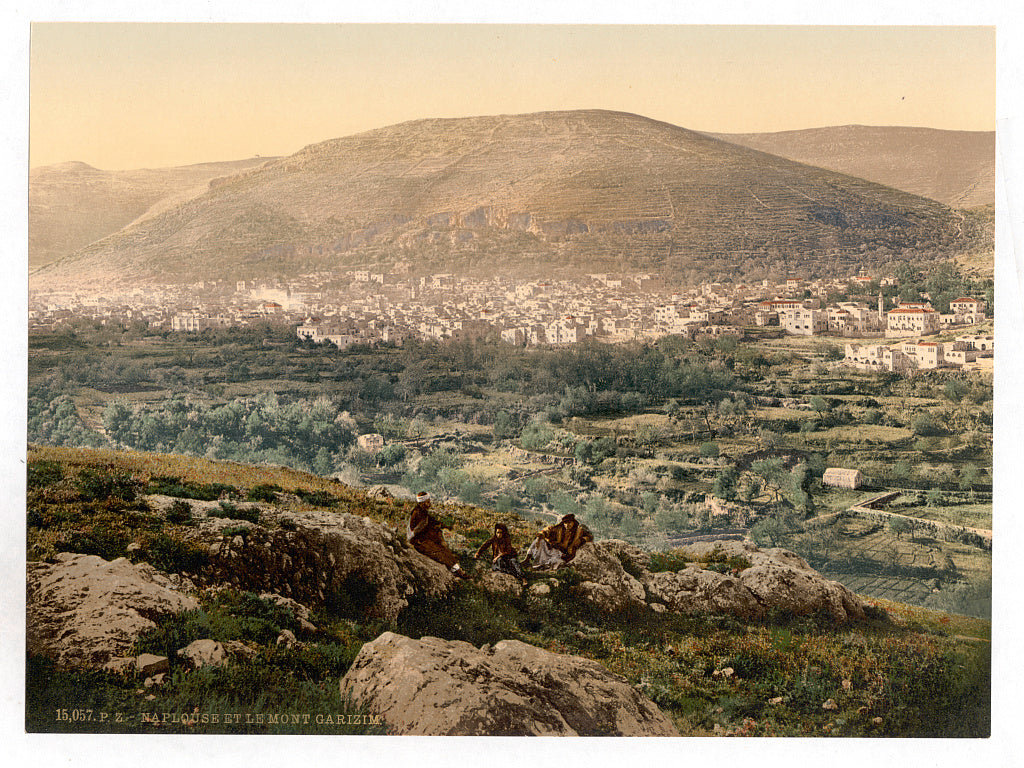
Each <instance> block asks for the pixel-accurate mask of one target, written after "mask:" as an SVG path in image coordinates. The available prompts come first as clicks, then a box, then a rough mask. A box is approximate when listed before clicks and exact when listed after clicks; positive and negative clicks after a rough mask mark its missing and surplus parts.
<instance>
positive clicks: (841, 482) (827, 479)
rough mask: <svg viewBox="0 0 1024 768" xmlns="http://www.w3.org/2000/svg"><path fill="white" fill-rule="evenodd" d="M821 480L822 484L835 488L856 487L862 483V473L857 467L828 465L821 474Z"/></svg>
mask: <svg viewBox="0 0 1024 768" xmlns="http://www.w3.org/2000/svg"><path fill="white" fill-rule="evenodd" d="M821 482H822V483H823V484H824V485H832V486H835V487H836V488H852V489H857V488H860V487H861V485H862V484H863V483H864V475H862V474H861V472H860V470H859V469H841V468H839V467H829V468H828V469H826V470H825V474H824V475H822V476H821Z"/></svg>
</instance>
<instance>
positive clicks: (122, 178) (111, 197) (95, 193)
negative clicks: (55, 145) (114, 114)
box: [28, 158, 267, 269]
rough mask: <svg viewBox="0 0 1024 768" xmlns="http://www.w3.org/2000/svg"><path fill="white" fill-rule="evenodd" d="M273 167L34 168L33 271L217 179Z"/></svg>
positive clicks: (227, 164) (76, 165) (68, 165)
mask: <svg viewBox="0 0 1024 768" xmlns="http://www.w3.org/2000/svg"><path fill="white" fill-rule="evenodd" d="M265 162H267V160H266V158H251V159H249V160H237V161H234V162H223V163H201V164H198V165H187V166H182V167H178V168H153V169H148V168H147V169H141V170H133V171H101V170H99V169H97V168H93V167H92V166H90V165H86V164H85V163H79V162H69V163H58V164H57V165H46V166H41V167H39V168H32V169H31V170H30V171H29V177H28V210H29V222H28V227H29V230H28V231H29V235H28V264H29V268H30V269H34V268H36V267H40V266H42V265H44V264H49V263H50V262H52V261H56V260H57V259H59V258H61V257H63V256H67V255H68V254H70V253H74V252H75V251H77V250H78V249H79V248H83V247H85V246H86V245H88V244H89V243H92V242H94V241H96V240H99V239H101V238H104V237H106V236H107V235H110V234H112V233H114V232H116V231H117V230H119V229H121V228H122V227H124V226H126V225H128V224H130V223H132V222H133V221H135V220H136V219H137V218H139V217H141V216H144V215H146V213H147V212H148V211H150V209H151V208H152V207H154V206H156V207H157V208H156V210H159V204H160V203H161V202H167V203H173V201H176V200H180V199H187V198H188V197H191V196H194V195H197V194H202V193H203V192H205V191H206V189H207V185H208V184H209V182H210V181H211V180H212V179H215V178H218V177H220V176H226V175H229V174H233V173H237V172H238V171H239V170H242V169H244V168H250V167H252V166H254V165H260V164H262V163H265Z"/></svg>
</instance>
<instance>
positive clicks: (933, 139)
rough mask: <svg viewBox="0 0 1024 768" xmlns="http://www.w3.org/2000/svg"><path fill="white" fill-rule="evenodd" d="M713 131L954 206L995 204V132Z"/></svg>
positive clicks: (731, 139) (727, 138) (872, 128)
mask: <svg viewBox="0 0 1024 768" xmlns="http://www.w3.org/2000/svg"><path fill="white" fill-rule="evenodd" d="M708 135H709V136H714V137H715V138H718V139H722V140H723V141H729V142H732V143H734V144H739V145H741V146H744V147H750V148H751V149H758V150H761V151H762V152H770V153H772V154H773V155H779V156H780V157H787V158H789V159H790V160H796V161H797V162H801V163H807V164H808V165H815V166H818V167H819V168H828V169H829V170H832V171H838V172H839V173H846V174H849V175H851V176H859V177H860V178H862V179H867V180H869V181H876V182H878V183H879V184H885V185H886V186H889V187H894V188H896V189H902V190H903V191H904V192H910V193H911V194H913V195H920V196H922V197H928V198H931V199H932V200H937V201H939V202H940V203H944V204H946V205H949V206H951V207H954V208H972V207H976V206H981V205H993V204H994V203H995V194H996V193H995V181H996V173H995V171H996V168H995V162H996V135H995V132H994V131H943V130H936V129H934V128H900V127H884V126H869V125H841V126H834V127H829V128H811V129H807V130H800V131H781V132H778V133H711V134H708Z"/></svg>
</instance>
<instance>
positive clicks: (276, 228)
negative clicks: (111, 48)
mask: <svg viewBox="0 0 1024 768" xmlns="http://www.w3.org/2000/svg"><path fill="white" fill-rule="evenodd" d="M959 233H960V217H958V215H956V214H955V213H954V212H953V211H951V210H949V209H948V208H947V207H946V206H943V205H941V204H939V203H937V202H935V201H933V200H928V199H925V198H921V197H917V196H914V195H910V194H907V193H906V192H901V191H899V190H896V189H892V188H890V187H885V186H882V185H880V184H876V183H873V182H869V181H865V180H864V179H860V178H855V177H852V176H845V175H842V174H837V173H835V172H832V171H826V170H822V169H818V168H812V167H809V166H807V165H803V164H800V163H796V162H793V161H791V160H786V159H784V158H780V157H777V156H773V155H770V154H766V153H763V152H759V151H754V150H751V149H748V148H745V147H741V146H738V145H736V144H733V143H729V142H725V141H722V140H720V139H716V138H714V137H710V136H706V135H704V134H701V133H697V132H695V131H690V130H686V129H684V128H680V127H677V126H674V125H669V124H667V123H662V122H657V121H654V120H650V119H648V118H644V117H640V116H637V115H632V114H627V113H620V112H608V111H601V110H588V111H571V112H544V113H537V114H527V115H500V116H493V117H474V118H460V119H443V120H442V119H430V120H417V121H412V122H407V123H401V124H398V125H394V126H390V127H387V128H381V129H377V130H372V131H368V132H365V133H360V134H356V135H353V136H348V137H345V138H339V139H333V140H330V141H325V142H322V143H319V144H314V145H311V146H308V147H306V148H304V149H302V150H301V151H299V152H297V153H295V154H294V155H291V156H289V157H285V158H280V159H278V160H274V161H271V162H268V163H266V164H265V165H261V166H259V167H257V168H252V169H248V170H246V171H243V172H241V173H238V174H236V175H234V176H230V177H226V178H221V179H219V180H217V181H215V182H213V183H211V184H210V188H209V189H208V190H207V191H206V192H205V193H204V194H202V195H199V196H197V197H193V198H191V199H188V200H184V201H183V202H181V203H180V204H177V205H175V206H173V207H169V208H167V209H166V210H163V211H161V212H159V213H156V214H154V215H151V216H148V217H146V218H144V219H142V220H139V221H136V222H135V223H134V224H132V225H131V226H128V227H126V228H124V229H123V230H121V231H119V232H117V233H115V234H113V235H110V236H108V237H106V238H104V239H102V240H100V241H98V242H95V243H92V244H90V245H89V246H87V247H85V248H83V249H81V250H79V251H78V252H77V253H75V254H73V255H72V256H70V257H68V258H66V259H63V260H61V261H60V262H58V263H56V264H52V265H48V266H46V267H44V268H42V269H41V270H38V271H37V272H36V273H34V275H33V277H32V282H33V287H36V286H39V287H46V286H53V287H58V286H63V285H67V284H69V283H70V282H74V283H76V284H83V283H88V282H90V281H95V282H96V283H97V284H102V285H108V284H110V283H127V284H139V283H143V282H152V283H172V282H186V283H187V282H194V281H198V280H213V279H225V280H231V281H233V280H238V279H250V278H259V277H290V276H294V275H297V274H304V273H308V272H312V271H317V270H331V269H343V268H352V267H361V268H373V269H384V270H386V269H389V268H391V267H392V266H393V265H395V264H396V263H398V262H404V263H406V264H407V265H412V266H413V267H414V268H415V269H422V270H427V269H429V270H434V271H449V272H450V271H459V272H461V273H463V274H467V273H472V272H479V273H485V274H490V275H493V274H495V273H510V274H513V273H514V274H524V273H531V272H535V273H538V274H544V273H548V274H550V273H551V272H558V271H561V272H570V271H575V272H581V271H608V270H621V269H633V270H644V271H654V272H659V273H661V274H665V275H670V276H671V275H676V276H683V277H687V276H689V277H693V276H694V275H695V274H699V275H701V276H706V275H712V274H713V275H721V276H729V275H735V274H736V271H737V265H738V264H742V263H744V262H746V265H745V267H744V269H747V270H750V269H766V268H767V267H768V266H770V265H771V264H775V265H782V266H783V267H784V269H786V270H788V271H796V272H800V273H802V274H808V275H811V274H815V273H818V272H820V270H822V269H827V268H835V267H837V266H841V267H842V268H843V269H846V268H848V267H849V265H850V264H863V263H865V261H866V260H867V261H870V260H871V259H872V258H877V257H879V256H882V257H885V258H888V257H889V256H890V255H891V254H894V253H898V254H903V255H904V256H907V255H908V254H909V255H913V254H917V255H923V256H924V257H932V256H937V255H940V252H941V251H943V249H948V248H949V247H950V246H952V245H953V244H955V243H956V241H957V238H958V237H959V236H960V234H959ZM844 260H846V261H844ZM847 262H848V263H847Z"/></svg>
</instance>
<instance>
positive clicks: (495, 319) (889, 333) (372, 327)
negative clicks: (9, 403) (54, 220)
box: [30, 270, 992, 371]
mask: <svg viewBox="0 0 1024 768" xmlns="http://www.w3.org/2000/svg"><path fill="white" fill-rule="evenodd" d="M220 282H221V283H223V284H219V283H218V284H209V285H206V284H200V285H196V286H185V287H176V288H172V287H168V288H167V289H165V290H163V291H161V290H156V289H138V290H135V291H133V292H132V294H131V295H130V296H119V297H111V296H108V297H103V296H95V295H91V296H82V295H77V294H66V295H63V296H61V295H52V294H51V295H48V296H35V297H30V301H32V300H34V301H32V303H30V309H31V311H30V330H33V329H38V328H41V329H47V328H52V327H54V326H55V325H57V324H59V323H60V322H61V321H62V320H64V319H66V318H68V317H71V316H78V317H82V316H85V317H93V318H95V319H98V320H99V321H100V322H103V323H106V322H110V321H122V322H123V321H125V320H142V321H145V322H147V323H148V326H149V327H150V328H151V329H154V330H165V331H166V330H169V331H174V332H193V333H194V332H200V331H204V330H207V329H217V328H227V327H233V326H244V325H249V324H252V323H255V322H265V321H267V320H276V321H279V322H281V323H286V324H292V325H294V327H295V328H296V331H295V332H296V335H297V336H298V338H300V339H305V340H308V341H310V342H312V343H316V344H324V343H329V344H333V345H335V346H337V347H339V348H345V347H348V346H351V345H353V344H371V345H372V344H377V343H397V344H401V343H402V342H404V341H405V340H406V339H409V338H423V339H453V340H458V339H468V338H479V337H484V336H488V335H494V336H500V338H501V339H503V340H505V341H506V342H508V343H510V344H519V345H539V344H547V345H551V344H575V343H579V342H581V341H583V340H584V339H586V338H589V337H597V338H601V339H604V340H606V341H628V340H636V339H656V338H659V337H661V336H665V335H681V336H686V337H688V338H690V339H699V338H701V337H711V338H717V337H723V336H732V337H736V338H741V337H742V336H743V335H744V332H745V329H747V328H754V327H761V328H763V329H766V330H770V329H773V328H774V329H777V332H779V333H786V334H792V335H798V336H815V335H828V336H835V337H848V338H857V339H861V340H863V339H874V338H878V339H927V337H929V336H932V335H934V334H937V333H938V332H940V331H943V330H947V329H955V328H958V327H963V328H964V329H965V330H967V329H968V326H972V325H976V324H978V323H979V322H982V321H984V320H986V319H987V316H986V306H985V302H983V301H980V300H978V299H974V298H971V297H961V298H958V299H956V300H955V301H953V302H951V303H950V312H949V313H948V314H940V313H939V312H937V311H935V310H934V309H933V308H932V307H931V305H930V304H929V303H928V302H927V301H917V302H899V303H898V304H897V306H895V307H891V308H889V309H888V310H887V309H886V303H885V300H884V299H883V297H882V295H881V294H879V295H878V298H877V301H875V300H874V299H870V300H868V301H840V302H829V300H828V297H829V296H830V295H834V294H847V295H849V294H851V293H857V292H859V293H863V292H864V291H863V288H862V287H861V284H864V283H870V282H871V278H868V277H867V276H865V275H858V276H856V277H852V278H838V279H832V280H815V281H801V280H798V279H789V280H786V281H784V282H782V283H778V284H776V283H773V282H771V281H768V280H765V281H762V282H761V283H760V284H756V285H753V284H751V285H745V284H720V283H704V284H701V285H699V286H697V287H694V288H691V289H688V290H673V289H671V288H666V287H664V286H663V285H661V284H660V283H659V281H657V280H655V279H653V278H652V277H651V276H650V275H646V274H641V275H612V274H592V275H589V276H587V277H585V278H580V279H577V280H563V281H545V280H526V279H513V278H492V279H473V278H469V277H463V276H457V275H453V274H433V275H428V276H420V277H410V276H408V275H403V274H386V273H374V272H371V271H369V270H362V271H350V272H347V273H340V274H332V273H325V274H320V273H317V274H314V275H308V276H305V277H304V278H301V279H298V280H295V281H291V282H289V283H280V282H279V283H265V282H264V283H261V282H253V281H239V282H237V283H227V282H226V281H220ZM887 282H888V283H889V284H891V283H892V281H891V280H890V279H886V278H883V279H882V280H881V281H879V284H880V285H882V286H884V285H885V284H886V283H887ZM991 353H992V343H991V337H978V336H971V335H964V336H959V337H957V339H956V341H954V342H944V343H940V342H933V341H927V340H920V341H915V342H912V343H906V344H902V345H899V346H888V345H887V344H885V343H881V342H879V343H877V344H874V343H872V344H864V343H853V344H849V345H847V354H846V360H847V363H848V364H850V365H851V366H853V367H857V368H862V369H865V370H893V371H906V370H912V369H915V368H934V367H941V366H946V365H959V366H961V367H971V366H975V367H984V365H985V360H986V359H988V358H990V357H991Z"/></svg>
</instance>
